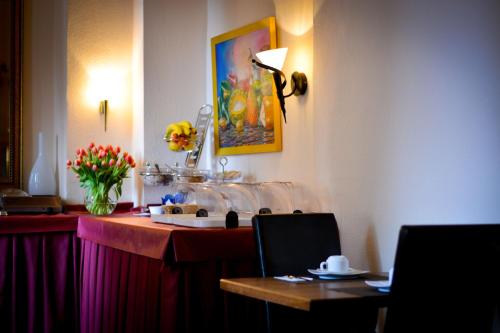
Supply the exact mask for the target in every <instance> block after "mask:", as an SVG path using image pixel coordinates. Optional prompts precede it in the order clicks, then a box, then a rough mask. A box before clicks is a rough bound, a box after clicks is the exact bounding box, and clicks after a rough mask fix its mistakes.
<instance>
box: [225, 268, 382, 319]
mask: <svg viewBox="0 0 500 333" xmlns="http://www.w3.org/2000/svg"><path fill="white" fill-rule="evenodd" d="M385 278H386V277H384V276H381V275H373V274H369V275H366V276H364V277H361V278H357V279H350V280H320V279H315V280H313V281H304V282H287V281H281V280H278V279H275V278H272V277H269V278H236V279H221V280H220V287H221V289H223V290H225V291H228V292H232V293H235V294H239V295H243V296H247V297H251V298H256V299H259V300H263V301H267V302H271V303H276V304H281V305H284V306H288V307H292V308H295V309H299V310H305V311H316V310H320V309H321V308H331V307H336V306H348V305H353V306H356V305H360V304H364V305H373V306H377V307H385V306H387V304H388V303H389V294H388V293H382V292H380V291H378V290H377V289H374V288H371V287H369V286H367V285H366V284H365V282H364V281H365V280H381V279H385Z"/></svg>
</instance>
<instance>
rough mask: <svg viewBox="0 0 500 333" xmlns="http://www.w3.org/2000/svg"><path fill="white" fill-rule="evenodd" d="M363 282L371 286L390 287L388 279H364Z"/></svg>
mask: <svg viewBox="0 0 500 333" xmlns="http://www.w3.org/2000/svg"><path fill="white" fill-rule="evenodd" d="M365 283H366V284H367V285H369V286H370V287H373V288H390V287H391V282H390V281H389V280H378V281H368V280H366V281H365Z"/></svg>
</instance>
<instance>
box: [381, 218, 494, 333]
mask: <svg viewBox="0 0 500 333" xmlns="http://www.w3.org/2000/svg"><path fill="white" fill-rule="evenodd" d="M499 290H500V225H498V224H496V225H495V224H491V225H434V226H403V227H401V230H400V233H399V241H398V247H397V251H396V258H395V264H394V275H393V282H392V286H391V304H390V305H389V307H388V309H387V318H386V324H385V330H384V332H385V333H400V332H408V333H413V332H419V333H421V332H429V333H433V332H436V333H437V332H439V333H442V332H453V333H462V332H463V333H486V332H487V333H491V332H498V326H496V323H494V321H495V320H494V318H495V314H497V315H498V313H496V311H498V304H499V299H500V298H499V295H500V292H499ZM495 326H496V328H495Z"/></svg>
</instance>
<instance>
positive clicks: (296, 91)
mask: <svg viewBox="0 0 500 333" xmlns="http://www.w3.org/2000/svg"><path fill="white" fill-rule="evenodd" d="M287 52H288V48H286V47H285V48H279V49H272V50H267V51H263V52H259V53H256V54H255V56H256V57H257V59H259V61H257V60H256V59H255V58H253V59H252V63H254V64H256V65H257V66H259V67H261V68H264V69H267V70H269V71H270V72H271V73H273V79H274V84H275V85H276V93H277V94H278V100H279V101H280V106H281V111H282V112H283V118H284V119H285V123H286V110H285V98H287V97H290V96H292V95H295V96H300V95H304V94H305V93H306V91H307V77H306V75H305V74H304V73H299V72H297V71H295V72H293V74H292V78H291V87H292V91H291V92H290V93H289V94H288V95H284V94H283V90H284V89H285V86H286V77H285V74H284V73H283V72H282V71H281V68H282V67H283V64H284V62H285V58H286V53H287ZM281 77H283V81H281Z"/></svg>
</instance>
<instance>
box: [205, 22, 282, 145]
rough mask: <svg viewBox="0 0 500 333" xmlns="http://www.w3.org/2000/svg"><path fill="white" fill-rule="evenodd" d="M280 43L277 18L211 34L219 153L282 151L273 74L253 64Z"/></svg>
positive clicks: (278, 108) (278, 109) (215, 126)
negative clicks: (253, 61) (212, 36)
mask: <svg viewBox="0 0 500 333" xmlns="http://www.w3.org/2000/svg"><path fill="white" fill-rule="evenodd" d="M272 48H276V19H275V18H274V17H268V18H266V19H263V20H261V21H258V22H256V23H253V24H249V25H247V26H244V27H241V28H239V29H236V30H233V31H229V32H227V33H225V34H222V35H219V36H216V37H214V38H212V76H213V96H214V106H215V107H214V143H215V154H216V155H235V154H251V153H263V152H276V151H281V147H282V146H281V145H282V143H281V142H282V140H281V113H280V104H279V102H278V99H277V95H276V87H275V86H274V81H273V76H272V74H271V73H270V72H268V71H267V70H265V69H262V68H260V67H257V66H256V65H254V64H252V58H253V57H254V56H255V53H257V52H260V51H265V50H269V49H272Z"/></svg>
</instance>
